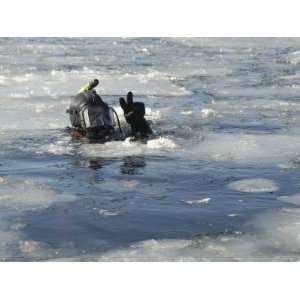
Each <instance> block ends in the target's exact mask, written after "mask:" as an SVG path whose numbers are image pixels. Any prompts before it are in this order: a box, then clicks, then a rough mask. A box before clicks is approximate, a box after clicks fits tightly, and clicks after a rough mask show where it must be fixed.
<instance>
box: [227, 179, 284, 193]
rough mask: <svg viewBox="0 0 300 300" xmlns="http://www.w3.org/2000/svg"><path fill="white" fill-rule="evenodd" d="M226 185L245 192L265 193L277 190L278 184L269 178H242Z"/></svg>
mask: <svg viewBox="0 0 300 300" xmlns="http://www.w3.org/2000/svg"><path fill="white" fill-rule="evenodd" d="M228 187H229V188H230V189H232V190H234V191H238V192H246V193H267V192H276V191H278V189H279V187H278V185H277V184H276V183H275V182H274V181H273V180H270V179H264V178H253V179H243V180H238V181H234V182H232V183H230V184H229V185H228Z"/></svg>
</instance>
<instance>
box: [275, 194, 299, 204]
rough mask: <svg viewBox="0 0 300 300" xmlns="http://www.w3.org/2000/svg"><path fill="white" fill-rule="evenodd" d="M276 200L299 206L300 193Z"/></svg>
mask: <svg viewBox="0 0 300 300" xmlns="http://www.w3.org/2000/svg"><path fill="white" fill-rule="evenodd" d="M277 199H278V200H280V201H283V202H287V203H292V204H296V205H300V193H298V194H295V195H291V196H280V197H278V198H277Z"/></svg>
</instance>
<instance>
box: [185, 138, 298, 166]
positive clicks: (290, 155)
mask: <svg viewBox="0 0 300 300" xmlns="http://www.w3.org/2000/svg"><path fill="white" fill-rule="evenodd" d="M299 149H300V138H299V136H298V135H293V134H257V135H256V134H235V133H231V134H227V133H208V134H207V135H205V136H204V137H203V139H202V141H199V144H196V145H194V146H192V147H190V149H186V153H187V154H188V156H187V158H188V157H190V158H193V159H195V158H198V159H209V160H213V161H233V162H239V163H249V164H275V165H279V164H282V163H288V162H290V161H292V160H294V159H296V158H297V157H298V156H299V155H300V150H299Z"/></svg>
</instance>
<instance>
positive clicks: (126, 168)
mask: <svg viewBox="0 0 300 300" xmlns="http://www.w3.org/2000/svg"><path fill="white" fill-rule="evenodd" d="M145 167H146V161H145V157H143V156H128V157H125V158H124V159H123V164H122V165H121V167H120V171H121V173H122V174H128V175H133V174H138V173H139V172H140V171H141V170H142V169H143V168H145Z"/></svg>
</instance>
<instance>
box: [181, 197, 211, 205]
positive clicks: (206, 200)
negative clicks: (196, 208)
mask: <svg viewBox="0 0 300 300" xmlns="http://www.w3.org/2000/svg"><path fill="white" fill-rule="evenodd" d="M210 200H211V198H203V199H199V200H185V201H184V202H186V203H187V204H207V203H209V202H210Z"/></svg>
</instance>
